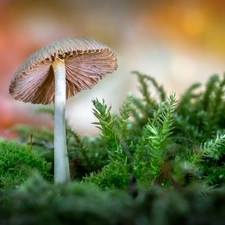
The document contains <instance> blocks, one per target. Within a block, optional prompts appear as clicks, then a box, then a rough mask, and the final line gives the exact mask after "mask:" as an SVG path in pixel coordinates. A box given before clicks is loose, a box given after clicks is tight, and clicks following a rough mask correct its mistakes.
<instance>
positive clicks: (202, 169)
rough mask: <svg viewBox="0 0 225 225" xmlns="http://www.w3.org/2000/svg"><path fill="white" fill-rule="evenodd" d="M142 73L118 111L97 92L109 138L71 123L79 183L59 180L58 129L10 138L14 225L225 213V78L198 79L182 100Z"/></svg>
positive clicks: (8, 188)
mask: <svg viewBox="0 0 225 225" xmlns="http://www.w3.org/2000/svg"><path fill="white" fill-rule="evenodd" d="M134 74H135V75H136V76H137V78H138V81H139V90H140V92H141V94H142V97H140V98H137V97H135V96H133V95H132V94H128V95H127V98H126V99H125V100H124V103H123V104H122V106H121V108H120V111H119V113H118V114H113V113H112V112H111V107H110V106H107V104H106V103H105V102H104V100H102V101H99V100H98V99H94V100H93V113H94V115H95V117H96V118H97V119H98V122H97V123H95V125H96V126H97V127H98V128H99V129H100V131H101V134H100V135H99V136H97V137H95V138H90V137H80V136H79V135H78V134H77V132H76V131H74V130H72V129H70V128H69V127H67V146H68V151H69V158H70V166H71V178H72V182H71V183H69V184H65V185H54V184H53V183H52V177H53V170H52V168H53V165H54V162H53V134H52V131H48V130H46V129H39V128H33V127H27V126H23V127H19V128H16V130H17V131H18V132H19V134H20V140H19V141H20V143H22V145H21V144H20V145H18V144H17V143H15V142H14V143H13V142H6V141H1V142H0V155H1V157H0V158H1V160H0V184H1V187H0V188H1V192H0V193H1V196H0V201H1V202H0V204H1V210H2V212H4V216H2V221H3V222H4V223H5V224H39V223H40V224H45V223H47V221H53V222H54V224H63V223H62V221H66V223H64V224H70V223H72V221H75V222H76V221H77V223H78V224H79V222H80V224H150V223H151V224H176V220H175V218H178V217H179V218H180V221H183V222H184V223H186V224H207V222H208V221H209V220H210V224H216V221H225V216H223V213H222V211H221V210H223V209H224V208H225V202H224V200H225V199H224V196H225V191H224V182H225V166H224V162H225V161H224V158H225V157H224V153H225V146H224V144H225V133H224V129H225V113H224V112H225V95H224V85H225V76H223V77H220V76H218V75H213V76H211V77H210V78H209V80H208V82H207V83H206V85H205V86H204V87H202V85H201V84H199V83H196V84H193V85H192V86H191V87H190V88H188V90H187V91H185V92H184V93H183V95H182V96H181V97H180V98H179V99H177V97H176V95H175V94H174V93H170V94H167V93H166V91H165V89H164V87H163V86H161V85H159V84H158V83H157V81H156V80H155V79H154V78H153V77H150V76H147V75H144V74H141V73H139V72H134ZM152 93H155V94H154V95H153V94H152ZM48 112H50V113H52V111H51V110H49V111H48ZM31 134H33V140H32V148H31V147H30V143H29V141H27V140H29V136H30V135H31ZM33 170H36V171H39V172H38V173H39V174H40V175H30V171H33ZM47 181H48V182H47ZM15 189H16V190H15ZM10 209H11V211H10ZM28 212H32V213H28ZM86 213H87V214H88V215H89V217H87V216H86ZM1 215H3V214H1ZM203 215H204V216H203ZM202 216H203V217H202ZM9 218H11V220H10V222H9V223H7V222H6V221H8V219H9ZM27 221H28V222H27ZM43 221H45V223H43ZM81 221H82V222H81ZM177 221H178V220H177ZM3 222H2V223H1V224H4V223H3Z"/></svg>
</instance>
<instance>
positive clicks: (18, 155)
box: [0, 141, 52, 189]
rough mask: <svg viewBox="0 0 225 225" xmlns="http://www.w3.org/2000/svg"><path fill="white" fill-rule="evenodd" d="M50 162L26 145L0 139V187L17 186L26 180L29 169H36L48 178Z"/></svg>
mask: <svg viewBox="0 0 225 225" xmlns="http://www.w3.org/2000/svg"><path fill="white" fill-rule="evenodd" d="M50 169H51V164H50V163H47V162H46V161H45V160H44V159H42V158H40V157H39V156H37V155H36V154H35V153H34V152H31V151H30V148H29V146H27V145H18V144H16V143H15V142H7V141H0V187H1V188H3V189H5V188H12V187H14V188H15V187H18V186H19V185H20V184H21V183H23V182H24V181H26V180H27V178H28V177H29V175H30V173H31V171H33V170H38V171H40V173H41V174H42V176H43V177H44V178H46V179H48V180H51V179H52V175H51V174H50V173H49V171H50Z"/></svg>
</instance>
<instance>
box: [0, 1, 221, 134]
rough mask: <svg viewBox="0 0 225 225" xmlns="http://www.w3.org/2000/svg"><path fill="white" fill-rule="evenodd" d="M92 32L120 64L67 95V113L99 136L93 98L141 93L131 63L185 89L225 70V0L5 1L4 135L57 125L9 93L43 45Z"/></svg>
mask: <svg viewBox="0 0 225 225" xmlns="http://www.w3.org/2000/svg"><path fill="white" fill-rule="evenodd" d="M76 37H87V38H92V39H96V40H98V41H100V42H103V43H105V44H106V45H108V46H109V47H111V48H112V49H113V50H114V51H115V52H116V54H117V57H118V66H119V67H118V69H117V70H116V71H115V72H114V73H113V74H110V75H107V76H106V77H105V78H104V79H103V80H102V81H100V82H99V83H98V84H97V85H96V86H95V87H94V88H93V89H92V90H90V91H83V92H82V93H79V94H77V96H75V97H73V98H71V99H69V100H68V101H67V120H68V123H69V125H70V126H72V127H73V128H74V129H75V130H76V131H78V133H79V134H80V135H95V134H96V133H97V132H98V131H97V129H96V128H95V126H94V125H93V124H91V123H92V122H94V121H95V118H94V117H93V115H92V112H91V111H92V102H91V100H92V99H93V98H98V99H102V98H104V99H105V101H106V103H107V104H108V105H112V109H113V111H114V112H116V111H117V110H118V108H119V106H120V105H121V103H122V101H123V100H124V98H125V96H126V95H127V93H128V92H132V93H133V94H134V95H135V94H136V93H137V81H136V78H135V76H134V75H131V71H132V70H138V71H140V72H142V73H145V74H149V75H151V76H154V77H155V78H156V79H157V81H158V82H159V83H161V84H163V85H164V87H165V88H166V90H167V91H168V93H169V92H171V91H174V92H176V93H177V98H179V95H180V94H181V93H182V92H183V91H184V89H186V88H187V87H188V86H189V85H190V84H192V83H193V82H205V81H206V80H207V79H208V77H209V76H211V75H212V74H214V73H217V74H219V75H221V76H222V75H223V73H224V71H225V63H224V58H225V1H224V0H214V1H212V0H170V1H166V0H148V1H147V0H146V1H144V0H138V1H137V0H36V1H30V0H0V73H1V76H0V78H1V81H0V136H4V137H6V138H11V137H12V136H11V135H12V134H10V133H7V131H6V130H7V129H8V128H10V127H12V126H14V125H16V124H20V123H25V124H33V125H35V126H36V125H39V126H47V127H51V128H52V126H53V120H52V118H51V117H48V116H46V115H41V114H39V115H36V114H35V113H34V112H35V110H37V109H38V108H39V107H41V106H40V105H31V104H25V103H22V102H18V101H16V100H14V99H12V98H11V97H10V96H9V94H8V86H9V83H10V80H11V78H12V76H13V74H14V72H15V71H16V70H17V68H18V67H19V66H20V64H21V63H22V62H23V61H24V60H25V59H26V58H27V57H29V55H30V54H32V53H34V52H35V51H37V50H38V49H40V48H42V47H44V46H46V45H48V44H50V43H52V42H55V41H58V40H60V39H66V38H76Z"/></svg>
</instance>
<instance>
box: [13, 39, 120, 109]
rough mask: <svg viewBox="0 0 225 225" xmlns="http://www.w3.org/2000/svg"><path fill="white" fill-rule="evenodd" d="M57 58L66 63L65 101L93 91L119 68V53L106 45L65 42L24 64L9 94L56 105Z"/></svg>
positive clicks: (26, 99)
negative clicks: (55, 68)
mask: <svg viewBox="0 0 225 225" xmlns="http://www.w3.org/2000/svg"><path fill="white" fill-rule="evenodd" d="M55 58H60V59H64V61H65V68H66V99H68V98H69V97H72V96H74V95H75V94H76V93H78V92H80V91H82V90H86V89H91V88H92V87H93V86H94V85H95V84H96V83H97V82H98V80H99V79H102V77H103V76H105V75H106V74H108V73H112V72H113V71H114V70H115V69H117V58H116V54H115V53H114V52H113V50H112V49H110V48H109V47H108V46H106V45H105V44H102V43H100V42H98V41H95V40H92V39H86V38H76V39H68V40H62V41H58V42H55V43H53V44H51V45H48V46H46V47H44V48H42V49H40V50H39V51H37V52H35V53H34V54H32V55H31V56H30V57H29V58H27V60H25V61H24V62H23V64H22V65H21V66H20V67H19V68H18V70H17V71H16V72H15V74H14V76H13V78H12V80H11V83H10V86H9V93H10V95H11V96H12V97H13V98H15V99H16V100H20V101H23V102H31V103H34V104H44V105H47V104H51V103H53V102H54V96H55V81H54V80H55V79H54V72H53V68H52V63H53V62H54V59H55Z"/></svg>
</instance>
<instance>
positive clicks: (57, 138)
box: [52, 58, 70, 183]
mask: <svg viewBox="0 0 225 225" xmlns="http://www.w3.org/2000/svg"><path fill="white" fill-rule="evenodd" d="M52 67H53V70H54V74H55V110H54V180H55V183H65V182H66V181H69V180H70V171H69V160H68V154H67V147H66V126H65V106H66V69H65V62H64V60H61V59H58V58H55V61H54V62H53V64H52Z"/></svg>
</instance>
